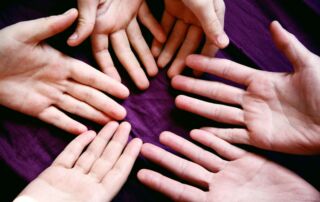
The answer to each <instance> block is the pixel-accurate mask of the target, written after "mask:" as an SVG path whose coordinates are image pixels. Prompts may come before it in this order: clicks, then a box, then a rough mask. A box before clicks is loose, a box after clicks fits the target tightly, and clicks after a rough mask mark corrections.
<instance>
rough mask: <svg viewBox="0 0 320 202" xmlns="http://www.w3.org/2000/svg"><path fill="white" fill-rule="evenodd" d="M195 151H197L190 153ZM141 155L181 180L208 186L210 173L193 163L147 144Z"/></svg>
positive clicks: (143, 147)
mask: <svg viewBox="0 0 320 202" xmlns="http://www.w3.org/2000/svg"><path fill="white" fill-rule="evenodd" d="M173 141H176V139H173ZM173 149H174V148H173ZM191 149H194V148H191ZM180 151H181V150H180ZM195 151H197V150H192V151H190V152H195ZM141 154H142V155H143V156H144V157H145V158H147V159H148V160H150V161H152V162H154V163H155V164H157V165H159V166H161V167H164V168H165V169H168V170H169V171H170V172H172V173H173V174H175V175H177V176H178V177H180V178H181V179H183V180H186V181H188V182H191V183H194V184H196V185H199V186H202V187H206V188H207V187H208V186H209V183H210V180H211V177H212V173H211V172H209V171H207V170H206V169H205V168H203V167H202V166H200V165H198V164H196V163H194V162H191V161H188V160H185V159H183V158H180V157H178V156H176V155H174V154H172V153H170V152H167V151H165V150H164V149H162V148H160V147H157V146H155V145H152V144H149V143H146V144H144V145H143V146H142V149H141Z"/></svg>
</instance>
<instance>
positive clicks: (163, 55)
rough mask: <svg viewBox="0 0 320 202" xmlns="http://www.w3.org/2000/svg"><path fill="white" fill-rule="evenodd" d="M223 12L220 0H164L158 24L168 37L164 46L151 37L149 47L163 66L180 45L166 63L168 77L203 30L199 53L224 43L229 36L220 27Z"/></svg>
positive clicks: (207, 52)
mask: <svg viewBox="0 0 320 202" xmlns="http://www.w3.org/2000/svg"><path fill="white" fill-rule="evenodd" d="M224 14H225V5H224V2H223V0H201V1H194V0H190V1H189V0H165V11H164V13H163V16H162V26H163V28H164V29H165V32H166V33H167V34H169V33H170V37H169V39H168V41H167V42H166V44H165V47H164V48H162V46H163V43H161V42H159V41H158V40H157V39H155V40H154V41H153V44H152V48H151V50H152V53H153V55H154V56H155V57H158V61H157V63H158V66H159V67H165V66H166V65H167V64H168V63H169V62H170V61H171V59H172V58H173V56H174V55H175V53H176V52H177V49H178V48H179V47H181V48H180V50H179V51H178V53H177V56H176V58H175V59H174V61H173V63H172V64H171V66H170V67H169V70H168V76H169V77H170V78H172V77H173V76H176V75H178V74H180V73H181V72H182V71H183V69H184V67H185V59H186V57H187V56H188V55H189V54H191V53H194V52H195V51H196V49H197V48H198V47H199V45H200V42H201V39H202V36H203V30H204V32H205V33H206V36H207V40H206V43H205V45H204V47H203V49H202V54H203V55H207V56H211V57H212V56H214V55H215V54H216V52H217V51H218V47H219V48H224V47H226V46H227V45H228V43H229V39H228V37H227V35H226V34H225V33H224V31H223V26H224ZM218 39H219V40H218Z"/></svg>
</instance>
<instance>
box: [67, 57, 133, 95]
mask: <svg viewBox="0 0 320 202" xmlns="http://www.w3.org/2000/svg"><path fill="white" fill-rule="evenodd" d="M68 66H69V68H70V74H71V78H72V79H73V80H75V81H77V82H79V83H82V84H84V85H87V86H91V87H93V88H96V89H99V90H102V91H104V92H106V93H109V94H110V95H113V96H115V97H117V98H120V99H125V98H127V97H128V96H129V90H128V88H127V87H126V86H124V85H123V84H121V83H120V82H118V81H116V80H115V79H112V78H111V77H109V76H107V75H105V74H104V73H102V72H100V71H99V70H96V69H94V68H93V67H91V66H89V65H87V64H86V63H84V62H81V61H79V60H75V59H72V60H70V61H69V65H68Z"/></svg>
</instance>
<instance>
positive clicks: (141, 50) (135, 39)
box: [127, 19, 158, 76]
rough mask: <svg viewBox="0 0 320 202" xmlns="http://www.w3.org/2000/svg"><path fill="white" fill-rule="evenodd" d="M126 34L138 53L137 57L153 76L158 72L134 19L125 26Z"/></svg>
mask: <svg viewBox="0 0 320 202" xmlns="http://www.w3.org/2000/svg"><path fill="white" fill-rule="evenodd" d="M127 35H128V38H129V41H130V43H131V45H132V46H133V48H134V50H135V51H136V53H137V54H138V55H139V58H140V60H141V61H142V63H143V65H144V66H145V68H146V70H147V73H148V75H149V76H155V75H156V74H157V73H158V67H157V64H156V61H155V60H154V58H153V56H152V53H151V51H150V49H149V47H148V44H147V42H146V41H145V40H144V38H143V35H142V33H141V30H140V27H139V24H138V22H137V20H136V19H134V20H132V21H131V23H130V24H129V26H128V28H127Z"/></svg>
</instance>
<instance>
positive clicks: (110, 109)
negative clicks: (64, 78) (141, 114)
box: [66, 82, 127, 124]
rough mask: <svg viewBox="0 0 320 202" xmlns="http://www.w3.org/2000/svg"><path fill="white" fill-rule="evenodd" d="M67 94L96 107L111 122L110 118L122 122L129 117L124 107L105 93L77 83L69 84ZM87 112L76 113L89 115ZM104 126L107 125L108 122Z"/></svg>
mask: <svg viewBox="0 0 320 202" xmlns="http://www.w3.org/2000/svg"><path fill="white" fill-rule="evenodd" d="M66 92H67V93H68V94H70V95H72V96H73V97H75V98H77V99H79V100H81V101H83V102H85V103H87V104H88V105H90V106H92V107H94V108H95V109H96V110H99V111H100V112H102V113H103V114H104V116H108V117H109V121H110V118H112V119H115V120H122V119H124V118H125V117H126V115H127V112H126V109H125V108H124V107H123V106H121V105H120V104H118V103H117V102H116V101H114V100H113V99H112V98H110V97H108V96H107V95H105V94H104V93H102V92H100V91H98V90H96V89H94V88H90V87H88V86H85V85H81V84H77V83H75V82H69V83H68V84H67V88H66ZM75 107H76V106H75ZM87 112H88V111H87ZM87 112H84V111H83V112H75V113H87ZM88 115H89V114H88ZM97 118H98V117H97ZM104 124H106V122H105V123H104Z"/></svg>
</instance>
